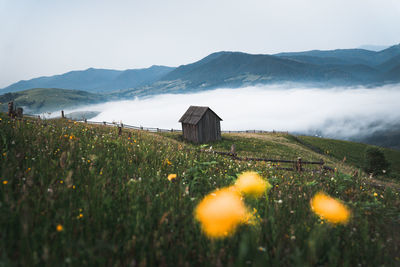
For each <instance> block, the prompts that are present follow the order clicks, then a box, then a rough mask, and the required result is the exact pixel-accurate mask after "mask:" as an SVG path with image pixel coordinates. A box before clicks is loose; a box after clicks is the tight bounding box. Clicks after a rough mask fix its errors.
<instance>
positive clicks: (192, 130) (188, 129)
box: [182, 123, 199, 143]
mask: <svg viewBox="0 0 400 267" xmlns="http://www.w3.org/2000/svg"><path fill="white" fill-rule="evenodd" d="M197 128H198V127H197V125H193V124H188V123H182V132H183V138H184V139H186V140H188V141H191V142H194V143H198V142H199V141H198V131H197Z"/></svg>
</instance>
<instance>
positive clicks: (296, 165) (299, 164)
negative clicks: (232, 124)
mask: <svg viewBox="0 0 400 267" xmlns="http://www.w3.org/2000/svg"><path fill="white" fill-rule="evenodd" d="M200 152H205V153H212V154H217V155H222V156H229V157H231V158H232V159H234V160H239V161H263V162H270V163H284V164H292V165H293V167H292V168H290V167H276V166H275V169H278V170H287V171H298V172H304V171H312V172H316V171H321V170H322V171H330V172H334V171H335V170H334V169H333V168H331V167H329V166H325V162H324V161H323V160H322V159H321V160H320V161H303V160H302V158H300V157H299V158H297V160H285V159H268V158H253V157H238V155H237V153H232V152H223V151H214V150H208V149H200ZM304 165H319V166H320V168H319V169H305V168H303V167H304Z"/></svg>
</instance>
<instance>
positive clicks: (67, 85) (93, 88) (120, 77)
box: [0, 65, 174, 93]
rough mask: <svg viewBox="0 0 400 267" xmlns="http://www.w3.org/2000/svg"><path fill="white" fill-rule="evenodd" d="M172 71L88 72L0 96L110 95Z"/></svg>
mask: <svg viewBox="0 0 400 267" xmlns="http://www.w3.org/2000/svg"><path fill="white" fill-rule="evenodd" d="M173 69H174V68H172V67H166V66H155V65H154V66H151V67H150V68H146V69H131V70H125V71H119V70H109V69H94V68H89V69H87V70H82V71H70V72H67V73H64V74H60V75H54V76H49V77H39V78H34V79H31V80H27V81H25V80H23V81H19V82H17V83H14V84H12V85H10V86H8V87H6V88H4V89H3V90H1V91H0V92H2V91H3V92H4V93H6V92H17V91H23V90H27V89H32V88H63V89H76V90H84V91H88V92H108V91H115V90H119V89H127V88H134V87H137V86H141V85H143V84H146V83H152V82H154V81H156V80H158V79H159V78H161V77H162V76H163V75H165V74H167V73H168V72H170V71H171V70H173Z"/></svg>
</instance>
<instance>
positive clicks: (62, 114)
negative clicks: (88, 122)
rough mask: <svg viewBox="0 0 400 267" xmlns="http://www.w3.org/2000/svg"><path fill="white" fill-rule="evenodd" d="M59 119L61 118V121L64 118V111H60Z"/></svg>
mask: <svg viewBox="0 0 400 267" xmlns="http://www.w3.org/2000/svg"><path fill="white" fill-rule="evenodd" d="M61 118H62V119H64V118H65V116H64V110H61Z"/></svg>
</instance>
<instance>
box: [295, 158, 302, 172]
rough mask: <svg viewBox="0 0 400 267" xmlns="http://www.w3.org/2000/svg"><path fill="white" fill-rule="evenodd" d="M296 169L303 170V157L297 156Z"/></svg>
mask: <svg viewBox="0 0 400 267" xmlns="http://www.w3.org/2000/svg"><path fill="white" fill-rule="evenodd" d="M296 170H297V171H298V172H301V171H302V170H303V168H302V164H301V158H300V157H298V158H297V166H296Z"/></svg>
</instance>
